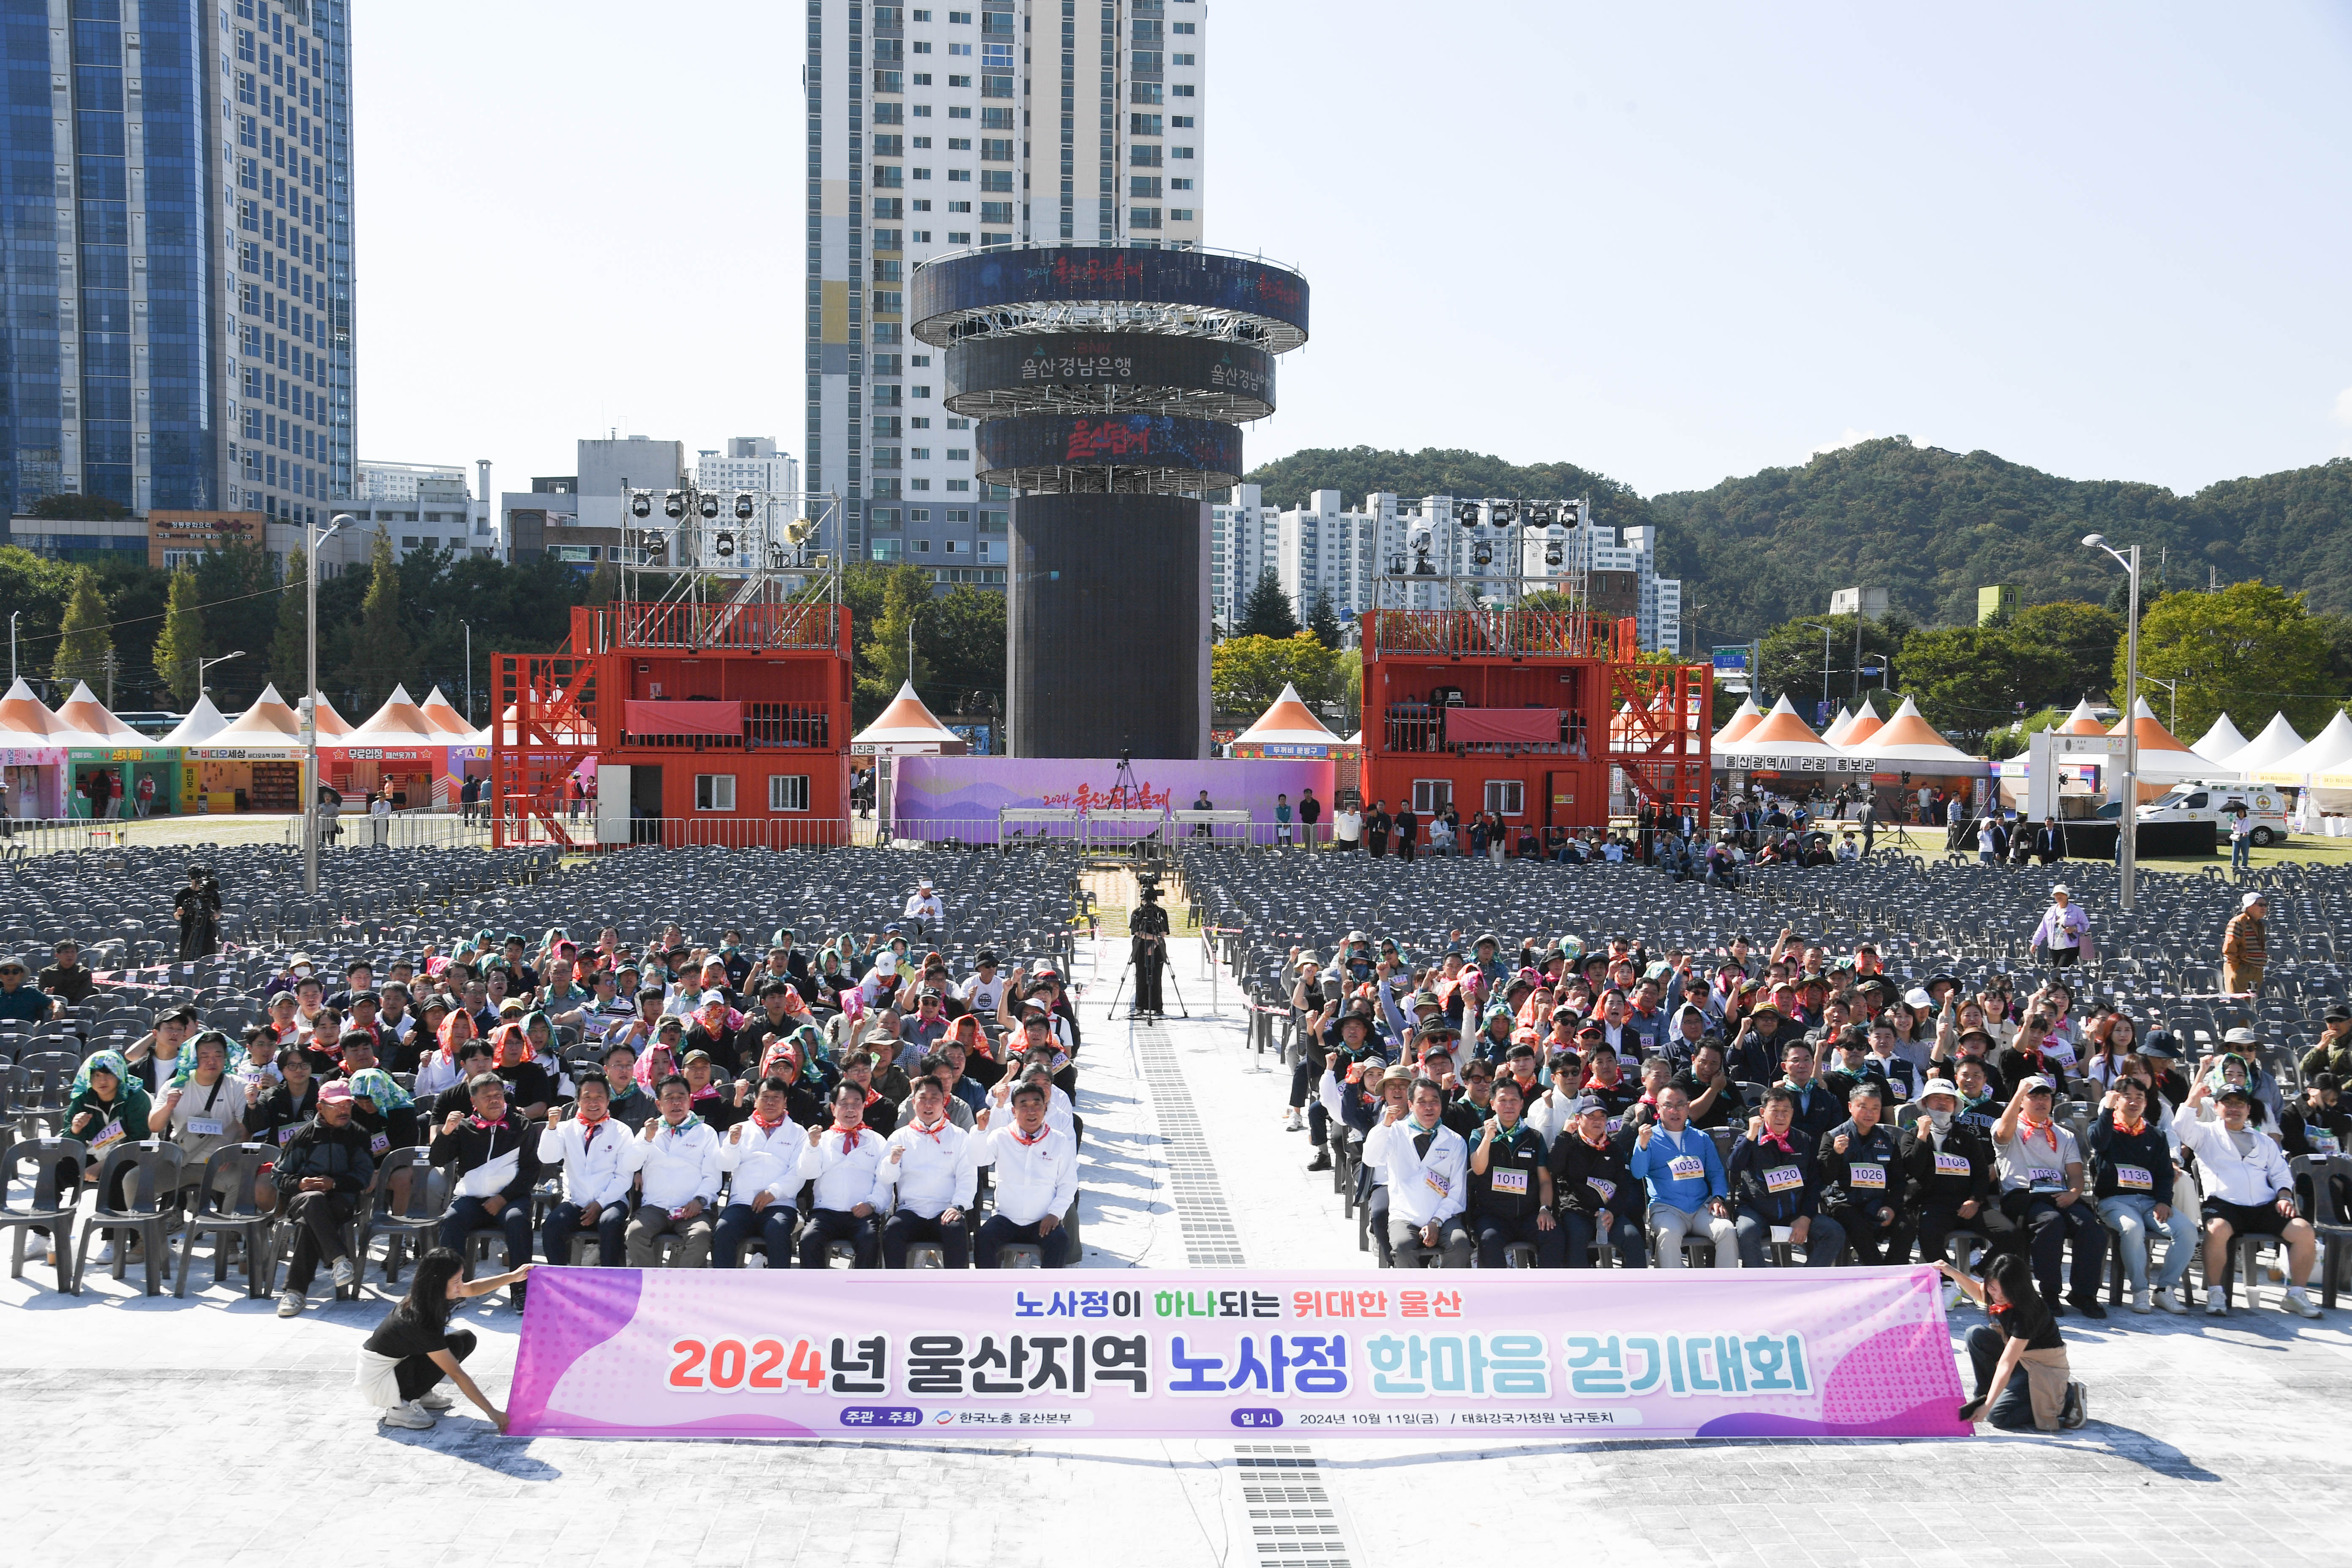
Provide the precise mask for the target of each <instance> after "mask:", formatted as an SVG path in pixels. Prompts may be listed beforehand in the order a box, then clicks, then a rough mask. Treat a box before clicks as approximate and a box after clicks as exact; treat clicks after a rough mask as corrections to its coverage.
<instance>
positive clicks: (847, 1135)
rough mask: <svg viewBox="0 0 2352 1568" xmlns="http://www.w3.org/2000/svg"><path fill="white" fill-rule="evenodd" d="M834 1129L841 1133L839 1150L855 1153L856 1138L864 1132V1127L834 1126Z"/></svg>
mask: <svg viewBox="0 0 2352 1568" xmlns="http://www.w3.org/2000/svg"><path fill="white" fill-rule="evenodd" d="M869 1103H870V1102H869ZM834 1131H836V1132H838V1133H840V1134H841V1152H843V1153H845V1154H855V1153H856V1152H857V1140H858V1139H859V1138H860V1137H862V1136H863V1135H864V1134H865V1131H866V1129H865V1128H863V1127H836V1128H835V1129H834Z"/></svg>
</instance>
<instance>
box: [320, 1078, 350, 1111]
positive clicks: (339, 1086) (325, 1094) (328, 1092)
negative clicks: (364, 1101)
mask: <svg viewBox="0 0 2352 1568" xmlns="http://www.w3.org/2000/svg"><path fill="white" fill-rule="evenodd" d="M337 1100H341V1102H342V1103H344V1104H345V1105H349V1104H350V1103H351V1102H352V1086H351V1085H349V1084H347V1083H345V1082H343V1081H342V1080H341V1079H336V1080H335V1081H334V1082H332V1083H330V1084H328V1085H326V1086H325V1087H324V1088H322V1089H320V1090H319V1103H320V1104H321V1105H329V1104H332V1103H333V1102H335V1101H337Z"/></svg>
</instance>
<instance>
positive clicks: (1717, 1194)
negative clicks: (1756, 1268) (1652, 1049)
mask: <svg viewBox="0 0 2352 1568" xmlns="http://www.w3.org/2000/svg"><path fill="white" fill-rule="evenodd" d="M1629 1165H1630V1168H1631V1169H1632V1171H1633V1178H1634V1180H1636V1181H1638V1182H1641V1183H1643V1184H1644V1185H1646V1186H1647V1187H1648V1188H1649V1189H1650V1236H1651V1239H1652V1241H1653V1243H1654V1246H1655V1247H1656V1248H1657V1254H1658V1265H1657V1266H1658V1267H1659V1268H1681V1267H1682V1266H1683V1238H1684V1237H1686V1236H1688V1237H1705V1238H1706V1239H1707V1240H1709V1241H1712V1242H1713V1243H1714V1244H1715V1266H1716V1267H1717V1268H1732V1267H1734V1266H1735V1264H1736V1261H1737V1259H1738V1256H1739V1234H1738V1231H1737V1230H1736V1229H1734V1228H1733V1226H1732V1223H1731V1188H1730V1185H1729V1184H1727V1182H1726V1181H1725V1180H1724V1175H1723V1161H1722V1159H1721V1158H1720V1157H1719V1156H1718V1155H1717V1153H1716V1152H1715V1140H1714V1139H1713V1138H1711V1137H1709V1136H1708V1135H1707V1134H1706V1133H1705V1132H1702V1131H1699V1130H1698V1129H1696V1128H1695V1127H1693V1126H1692V1125H1691V1124H1690V1101H1689V1100H1687V1099H1686V1098H1685V1097H1684V1094H1683V1091H1682V1090H1681V1089H1676V1088H1675V1087H1674V1086H1673V1085H1671V1084H1669V1085H1668V1086H1667V1087H1666V1088H1664V1089H1661V1090H1659V1091H1658V1119H1657V1120H1656V1121H1652V1122H1648V1123H1646V1124H1644V1125H1643V1128H1642V1130H1641V1131H1640V1132H1638V1133H1636V1134H1635V1135H1634V1140H1633V1159H1632V1161H1631V1162H1629Z"/></svg>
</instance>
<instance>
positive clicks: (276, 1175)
mask: <svg viewBox="0 0 2352 1568" xmlns="http://www.w3.org/2000/svg"><path fill="white" fill-rule="evenodd" d="M374 1174H375V1162H374V1161H373V1159H372V1158H370V1157H369V1154H368V1136H367V1134H366V1133H365V1132H362V1131H360V1130H359V1129H358V1128H357V1127H354V1126H353V1125H352V1091H351V1089H350V1088H349V1087H348V1086H346V1085H344V1084H341V1083H331V1084H328V1085H327V1086H326V1087H325V1088H323V1089H320V1091H319V1111H318V1114H317V1115H316V1116H315V1117H313V1118H312V1119H311V1120H310V1121H307V1122H305V1123H304V1124H303V1125H302V1127H301V1129H300V1130H299V1131H297V1132H296V1133H295V1134H294V1136H293V1137H291V1138H289V1139H288V1140H287V1141H286V1142H285V1144H284V1145H283V1146H282V1147H281V1148H280V1149H279V1150H278V1162H277V1164H276V1165H275V1166H274V1167H273V1168H272V1170H271V1172H270V1180H271V1182H272V1183H273V1184H275V1185H276V1186H277V1188H278V1206H279V1207H280V1208H281V1209H282V1210H284V1211H285V1215H286V1220H287V1223H288V1224H289V1225H291V1226H294V1256H293V1258H292V1260H291V1261H289V1263H288V1264H287V1266H286V1288H285V1289H283V1290H281V1291H279V1292H278V1316H279V1317H281V1318H292V1317H299V1315H300V1314H301V1311H302V1303H303V1298H304V1297H305V1295H307V1294H308V1292H309V1291H310V1281H311V1279H313V1278H315V1277H316V1276H317V1274H318V1272H319V1260H320V1258H327V1259H329V1260H330V1261H331V1265H332V1267H333V1268H334V1274H335V1285H336V1288H337V1289H344V1288H347V1287H349V1286H351V1285H353V1284H356V1283H357V1282H358V1279H359V1268H358V1265H357V1264H356V1263H355V1262H354V1261H353V1260H352V1257H351V1255H350V1253H349V1252H348V1251H346V1250H345V1248H344V1247H343V1226H345V1225H346V1224H347V1223H349V1222H350V1220H351V1217H352V1214H353V1213H355V1212H356V1211H357V1210H358V1208H359V1205H360V1199H361V1198H362V1195H363V1194H365V1193H366V1192H367V1189H368V1183H369V1182H370V1181H371V1180H372V1179H373V1177H374Z"/></svg>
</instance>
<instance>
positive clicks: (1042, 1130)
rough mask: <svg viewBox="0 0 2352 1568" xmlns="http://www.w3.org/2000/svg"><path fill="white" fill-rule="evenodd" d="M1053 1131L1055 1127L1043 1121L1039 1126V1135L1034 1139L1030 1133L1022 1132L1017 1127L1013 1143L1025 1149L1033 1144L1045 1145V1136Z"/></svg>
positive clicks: (1014, 1131) (1014, 1130) (1014, 1129)
mask: <svg viewBox="0 0 2352 1568" xmlns="http://www.w3.org/2000/svg"><path fill="white" fill-rule="evenodd" d="M1053 1130H1054V1129H1053V1127H1052V1126H1051V1125H1050V1124H1049V1123H1046V1122H1042V1121H1041V1122H1039V1123H1038V1124H1037V1135H1036V1136H1035V1137H1034V1138H1032V1137H1031V1136H1030V1135H1029V1134H1028V1133H1026V1132H1024V1131H1021V1129H1020V1128H1019V1127H1018V1126H1015V1127H1014V1128H1013V1142H1017V1143H1019V1144H1020V1145H1021V1146H1022V1147H1023V1148H1024V1149H1025V1148H1027V1147H1029V1145H1031V1144H1032V1143H1043V1142H1045V1134H1047V1133H1048V1132H1051V1131H1053Z"/></svg>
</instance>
